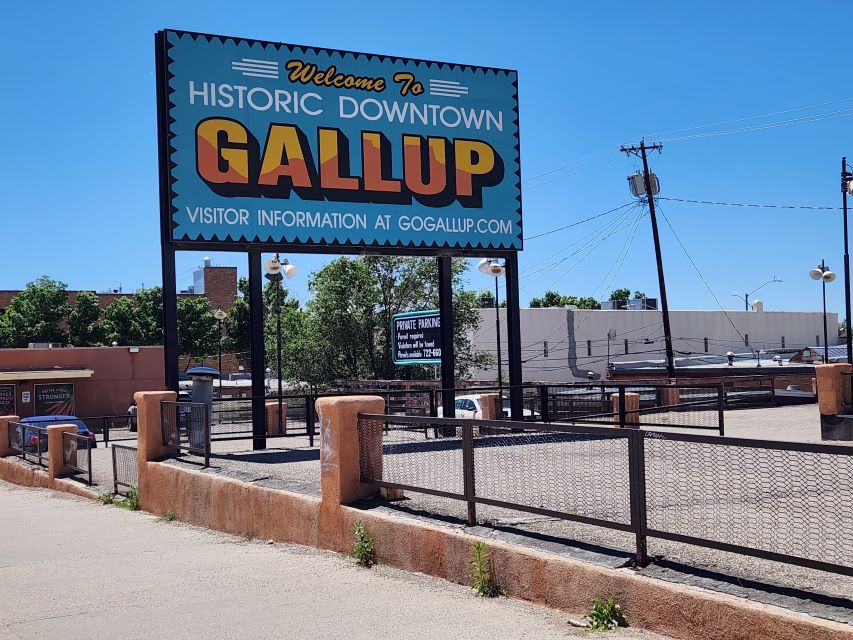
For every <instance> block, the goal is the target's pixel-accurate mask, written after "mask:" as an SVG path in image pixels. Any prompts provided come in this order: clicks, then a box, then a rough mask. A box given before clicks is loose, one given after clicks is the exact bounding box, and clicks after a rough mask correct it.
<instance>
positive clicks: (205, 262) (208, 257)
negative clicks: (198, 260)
mask: <svg viewBox="0 0 853 640" xmlns="http://www.w3.org/2000/svg"><path fill="white" fill-rule="evenodd" d="M202 263H203V264H204V266H205V267H209V266H210V256H204V259H203V260H202Z"/></svg>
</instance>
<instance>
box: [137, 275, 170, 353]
mask: <svg viewBox="0 0 853 640" xmlns="http://www.w3.org/2000/svg"><path fill="white" fill-rule="evenodd" d="M135 305H136V313H137V319H136V321H137V323H138V324H139V329H140V331H141V333H142V338H141V341H140V343H139V344H142V345H149V346H150V345H158V344H163V289H162V288H161V287H150V288H148V289H139V290H138V291H137V292H136V299H135Z"/></svg>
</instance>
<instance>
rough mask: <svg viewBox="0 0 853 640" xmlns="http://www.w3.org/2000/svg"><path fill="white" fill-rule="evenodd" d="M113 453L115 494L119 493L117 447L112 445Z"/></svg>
mask: <svg viewBox="0 0 853 640" xmlns="http://www.w3.org/2000/svg"><path fill="white" fill-rule="evenodd" d="M112 453H113V494H117V493H118V469H117V468H116V448H115V446H113V447H112Z"/></svg>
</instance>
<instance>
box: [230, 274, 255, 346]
mask: <svg viewBox="0 0 853 640" xmlns="http://www.w3.org/2000/svg"><path fill="white" fill-rule="evenodd" d="M237 292H238V294H239V295H238V296H237V298H236V299H235V300H234V304H232V305H231V308H230V309H229V310H228V315H227V316H226V317H225V320H224V321H223V324H224V325H225V336H226V337H225V339H224V340H223V349H225V350H227V351H235V352H237V353H245V352H247V351H249V350H250V349H251V340H252V330H251V317H250V314H251V312H250V309H251V306H250V300H249V279H248V278H240V279H239V280H238V281H237Z"/></svg>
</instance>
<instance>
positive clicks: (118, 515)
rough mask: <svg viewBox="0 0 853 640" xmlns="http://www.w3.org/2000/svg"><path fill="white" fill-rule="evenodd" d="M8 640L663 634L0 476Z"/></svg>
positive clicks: (3, 628)
mask: <svg viewBox="0 0 853 640" xmlns="http://www.w3.org/2000/svg"><path fill="white" fill-rule="evenodd" d="M0 513H2V514H3V516H2V523H3V524H2V527H0V640H13V639H14V640H18V639H23V638H60V637H61V638H63V640H76V639H78V638H79V639H81V640H83V639H86V640H90V639H93V640H94V639H98V638H105V639H106V638H109V639H111V640H112V639H115V638H164V639H165V638H169V639H171V638H205V640H214V639H216V638H299V639H305V638H333V637H346V638H352V639H358V638H365V639H370V640H376V639H377V638H395V639H408V638H430V639H434V638H489V639H495V638H537V639H539V638H564V637H566V636H572V635H583V636H585V637H607V638H609V637H614V638H622V639H630V638H635V639H640V638H643V639H647V640H649V639H652V638H661V636H657V635H654V634H650V633H646V632H642V631H633V630H623V631H620V632H618V633H615V634H601V635H598V634H594V635H592V636H590V635H589V633H588V632H584V631H582V630H579V629H575V628H572V627H571V626H570V625H569V624H568V618H567V617H565V616H563V615H562V614H559V613H557V612H554V611H551V610H548V609H545V608H541V607H535V606H532V605H528V604H526V603H523V602H520V601H518V600H511V599H499V600H483V599H480V598H476V597H475V596H473V595H472V594H471V592H470V590H468V589H466V588H464V587H460V586H458V585H453V584H451V583H448V582H444V581H441V580H436V579H433V578H428V577H426V576H422V575H415V574H408V573H404V572H402V571H397V570H394V569H390V568H388V567H375V568H373V569H371V570H365V569H359V568H358V567H355V566H354V565H353V561H352V560H350V559H349V558H346V557H344V556H340V555H337V554H332V553H325V552H321V551H316V550H313V549H306V548H303V547H297V546H291V545H282V544H276V545H268V544H266V543H265V542H263V541H251V542H250V541H246V540H243V539H240V538H235V537H233V536H228V535H224V534H219V533H215V532H210V531H207V530H203V529H198V528H195V527H190V526H187V525H182V524H179V523H176V522H172V523H166V522H162V521H160V520H158V519H157V518H155V517H153V516H151V515H147V514H143V513H138V512H137V513H131V512H127V511H123V510H121V509H118V508H115V507H106V506H100V505H97V504H95V503H92V502H87V501H84V500H79V499H75V498H71V497H66V496H64V495H61V494H57V493H53V492H50V491H46V490H37V489H23V488H20V487H15V486H13V485H9V484H6V483H3V482H0Z"/></svg>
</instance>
